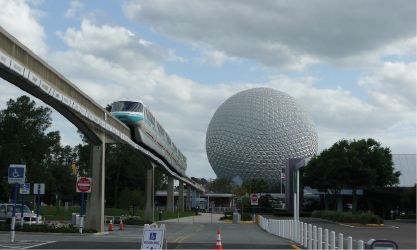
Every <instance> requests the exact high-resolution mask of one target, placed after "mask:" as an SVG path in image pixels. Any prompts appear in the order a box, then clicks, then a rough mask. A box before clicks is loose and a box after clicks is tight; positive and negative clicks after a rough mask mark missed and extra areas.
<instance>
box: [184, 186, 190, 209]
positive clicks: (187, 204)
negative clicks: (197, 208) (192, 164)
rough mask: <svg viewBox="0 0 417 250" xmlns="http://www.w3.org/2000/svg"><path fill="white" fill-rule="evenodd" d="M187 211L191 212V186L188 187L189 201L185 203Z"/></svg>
mask: <svg viewBox="0 0 417 250" xmlns="http://www.w3.org/2000/svg"><path fill="white" fill-rule="evenodd" d="M185 207H186V209H187V211H191V186H190V185H187V200H186V202H185Z"/></svg>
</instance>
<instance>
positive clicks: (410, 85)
mask: <svg viewBox="0 0 417 250" xmlns="http://www.w3.org/2000/svg"><path fill="white" fill-rule="evenodd" d="M416 82H417V73H416V63H415V62H411V63H405V62H385V63H384V64H383V65H382V68H380V69H378V70H376V71H375V72H373V73H372V74H370V75H368V76H366V77H364V78H363V79H361V80H360V81H359V86H361V87H363V88H364V89H365V90H366V91H367V93H368V95H369V97H370V98H371V100H372V101H373V102H375V103H376V104H377V105H379V106H381V107H382V108H384V110H386V111H391V112H402V113H403V114H404V116H405V117H407V116H408V117H410V114H414V116H415V112H416Z"/></svg>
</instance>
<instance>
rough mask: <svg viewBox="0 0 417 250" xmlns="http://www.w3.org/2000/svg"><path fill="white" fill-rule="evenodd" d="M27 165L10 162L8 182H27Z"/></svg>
mask: <svg viewBox="0 0 417 250" xmlns="http://www.w3.org/2000/svg"><path fill="white" fill-rule="evenodd" d="M25 175H26V165H21V164H20V165H18V164H10V166H9V171H8V182H9V183H10V184H12V183H25V179H26V178H25V177H26V176H25Z"/></svg>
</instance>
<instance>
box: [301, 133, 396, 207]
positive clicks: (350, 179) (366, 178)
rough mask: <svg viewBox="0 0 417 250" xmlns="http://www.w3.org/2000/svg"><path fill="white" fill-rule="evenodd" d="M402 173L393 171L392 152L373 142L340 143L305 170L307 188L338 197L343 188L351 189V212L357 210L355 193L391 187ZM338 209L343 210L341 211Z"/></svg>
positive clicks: (312, 161) (318, 157)
mask: <svg viewBox="0 0 417 250" xmlns="http://www.w3.org/2000/svg"><path fill="white" fill-rule="evenodd" d="M399 176H400V173H399V172H398V171H394V167H393V162H392V155H391V152H390V149H389V148H384V147H381V144H380V143H379V142H377V141H375V140H374V139H361V140H358V141H356V140H353V141H347V140H341V141H338V142H336V143H335V144H333V146H332V147H330V148H329V149H327V150H324V151H323V152H322V153H321V154H320V155H318V156H315V157H313V158H312V159H311V161H310V162H309V163H308V164H307V166H306V167H305V170H304V177H303V180H304V182H305V184H306V185H308V186H310V187H312V188H317V189H319V190H320V191H326V192H327V191H328V190H331V192H332V193H333V194H335V195H337V194H338V193H339V192H340V191H341V190H342V189H343V188H346V189H352V210H354V211H355V210H356V209H357V195H356V191H357V189H359V188H363V189H369V188H376V187H384V186H392V185H395V184H397V183H398V177H399ZM338 209H341V208H340V207H338Z"/></svg>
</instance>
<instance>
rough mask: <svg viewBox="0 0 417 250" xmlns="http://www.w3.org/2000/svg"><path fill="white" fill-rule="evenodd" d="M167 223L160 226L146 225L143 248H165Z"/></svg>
mask: <svg viewBox="0 0 417 250" xmlns="http://www.w3.org/2000/svg"><path fill="white" fill-rule="evenodd" d="M164 239H165V225H161V227H160V228H149V225H148V227H146V225H145V227H144V229H143V237H142V246H141V249H164V248H163V247H164Z"/></svg>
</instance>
